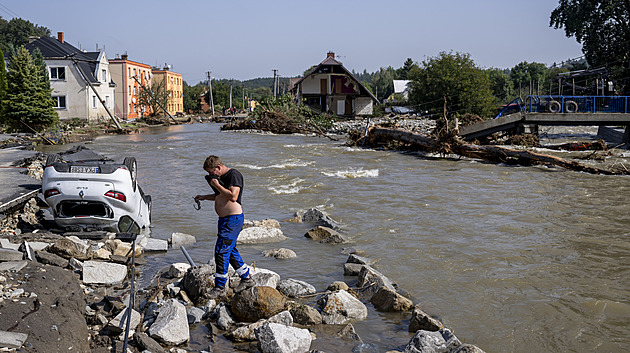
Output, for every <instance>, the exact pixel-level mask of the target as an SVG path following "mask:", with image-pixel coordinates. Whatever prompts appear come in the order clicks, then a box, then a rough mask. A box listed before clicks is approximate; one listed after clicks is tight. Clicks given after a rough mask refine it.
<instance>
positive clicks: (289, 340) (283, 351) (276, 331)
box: [256, 323, 313, 353]
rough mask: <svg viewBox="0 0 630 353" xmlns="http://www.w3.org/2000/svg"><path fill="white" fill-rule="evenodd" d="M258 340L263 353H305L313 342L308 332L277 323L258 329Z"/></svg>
mask: <svg viewBox="0 0 630 353" xmlns="http://www.w3.org/2000/svg"><path fill="white" fill-rule="evenodd" d="M256 339H257V340H258V348H259V349H260V351H261V352H262V353H305V352H308V351H309V350H310V348H311V342H312V341H313V337H312V336H311V333H310V332H309V331H308V330H305V329H300V328H297V327H290V326H285V325H282V324H276V323H266V324H264V325H263V326H261V327H260V328H258V329H256Z"/></svg>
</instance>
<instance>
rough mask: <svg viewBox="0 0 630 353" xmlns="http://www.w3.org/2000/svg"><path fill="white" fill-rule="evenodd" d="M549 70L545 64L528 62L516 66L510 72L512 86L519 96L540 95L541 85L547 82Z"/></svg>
mask: <svg viewBox="0 0 630 353" xmlns="http://www.w3.org/2000/svg"><path fill="white" fill-rule="evenodd" d="M548 74H549V70H548V69H547V66H545V64H541V63H536V62H531V63H528V62H527V61H523V62H520V63H518V64H516V66H514V67H513V68H512V70H511V71H510V77H511V78H512V84H513V85H514V90H516V91H517V92H516V93H517V95H519V96H521V97H522V96H524V95H528V94H538V91H539V90H540V89H541V85H544V83H545V82H546V80H547V76H548ZM541 93H542V91H541Z"/></svg>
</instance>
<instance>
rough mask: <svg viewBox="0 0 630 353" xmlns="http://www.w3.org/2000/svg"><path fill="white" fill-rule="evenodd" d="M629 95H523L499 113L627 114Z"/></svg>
mask: <svg viewBox="0 0 630 353" xmlns="http://www.w3.org/2000/svg"><path fill="white" fill-rule="evenodd" d="M629 100H630V96H525V99H524V100H521V99H520V98H516V99H514V100H513V101H512V102H510V103H509V104H507V105H506V106H505V107H503V109H501V111H500V112H499V114H498V115H497V116H496V117H495V119H496V118H498V117H500V116H502V115H506V114H510V113H514V112H516V111H521V112H524V113H563V114H564V113H624V114H628V113H629V111H628V109H630V106H629V103H630V102H629Z"/></svg>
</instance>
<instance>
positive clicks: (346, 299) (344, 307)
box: [317, 290, 368, 324]
mask: <svg viewBox="0 0 630 353" xmlns="http://www.w3.org/2000/svg"><path fill="white" fill-rule="evenodd" d="M317 303H318V305H319V307H320V308H321V311H322V318H323V320H324V323H326V324H345V323H347V322H348V321H349V320H365V319H366V318H367V314H368V311H367V307H366V306H365V305H364V304H363V303H361V301H360V300H359V299H357V298H355V297H354V296H352V295H351V294H350V293H348V292H346V291H345V290H340V291H338V292H333V293H328V294H325V295H323V296H322V297H321V298H320V299H319V300H318V302H317Z"/></svg>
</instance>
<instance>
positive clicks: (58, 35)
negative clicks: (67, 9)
mask: <svg viewBox="0 0 630 353" xmlns="http://www.w3.org/2000/svg"><path fill="white" fill-rule="evenodd" d="M57 40H58V41H60V42H61V43H63V32H57Z"/></svg>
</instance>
